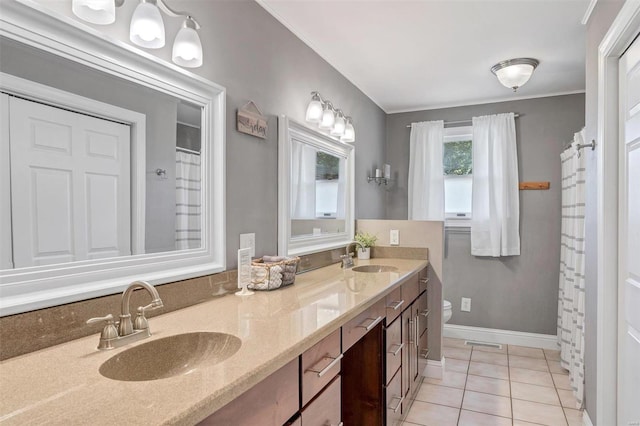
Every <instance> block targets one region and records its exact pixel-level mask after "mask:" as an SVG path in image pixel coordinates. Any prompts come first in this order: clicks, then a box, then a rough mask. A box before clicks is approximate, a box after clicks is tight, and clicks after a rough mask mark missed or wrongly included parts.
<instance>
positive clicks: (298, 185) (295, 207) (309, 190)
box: [291, 141, 317, 219]
mask: <svg viewBox="0 0 640 426" xmlns="http://www.w3.org/2000/svg"><path fill="white" fill-rule="evenodd" d="M316 155H317V151H316V149H315V148H313V147H312V146H309V145H306V144H304V143H301V142H298V141H293V143H292V144H291V157H292V161H291V164H292V170H291V218H292V219H315V217H316Z"/></svg>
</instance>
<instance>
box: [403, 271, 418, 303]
mask: <svg viewBox="0 0 640 426" xmlns="http://www.w3.org/2000/svg"><path fill="white" fill-rule="evenodd" d="M418 294H420V284H419V281H418V274H413V275H411V276H410V277H409V278H407V280H406V281H405V282H404V284H402V298H403V299H404V308H403V309H406V307H407V306H409V305H410V304H412V303H413V301H414V300H416V298H417V297H418Z"/></svg>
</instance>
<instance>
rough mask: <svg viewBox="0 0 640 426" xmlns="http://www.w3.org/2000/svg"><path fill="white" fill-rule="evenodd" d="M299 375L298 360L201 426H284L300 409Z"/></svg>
mask: <svg viewBox="0 0 640 426" xmlns="http://www.w3.org/2000/svg"><path fill="white" fill-rule="evenodd" d="M298 374H299V373H298V357H296V358H295V359H294V360H293V361H291V362H289V363H288V364H287V365H285V366H284V367H282V368H281V369H280V370H278V371H276V372H275V373H273V374H272V375H270V376H269V377H267V378H266V379H264V380H263V381H261V382H260V383H258V384H257V385H255V386H254V387H252V388H251V389H249V390H248V391H246V392H245V393H243V394H242V395H240V396H239V397H238V398H236V399H234V400H233V401H231V402H230V403H229V404H227V405H225V406H224V407H222V408H221V409H219V410H218V411H216V412H215V413H213V414H212V415H210V416H209V417H207V418H206V419H204V420H203V421H202V422H201V423H200V425H234V426H254V425H264V426H281V425H282V424H284V422H286V421H287V420H289V419H290V418H291V417H292V416H293V415H294V414H295V413H296V412H297V411H298V410H299V409H300V405H299V398H300V394H299V392H300V389H299V387H298V383H299V376H298Z"/></svg>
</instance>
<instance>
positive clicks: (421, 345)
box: [418, 330, 429, 361]
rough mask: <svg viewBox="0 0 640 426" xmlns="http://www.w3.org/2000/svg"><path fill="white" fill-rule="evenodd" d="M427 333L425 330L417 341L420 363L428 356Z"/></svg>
mask: <svg viewBox="0 0 640 426" xmlns="http://www.w3.org/2000/svg"><path fill="white" fill-rule="evenodd" d="M428 335H429V332H428V331H427V330H425V331H424V333H422V335H421V336H420V339H419V340H418V359H419V360H420V361H424V360H426V359H427V356H429V345H428V343H427V336H428Z"/></svg>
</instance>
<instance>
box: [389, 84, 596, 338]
mask: <svg viewBox="0 0 640 426" xmlns="http://www.w3.org/2000/svg"><path fill="white" fill-rule="evenodd" d="M501 112H516V113H519V114H520V118H517V119H516V134H517V141H518V142H517V143H518V171H519V175H520V180H521V181H550V182H551V189H550V190H548V191H521V192H520V236H521V255H520V256H512V257H503V258H485V257H474V256H471V255H470V252H471V248H470V236H469V234H468V233H460V232H459V231H456V232H447V233H446V236H445V256H444V271H443V293H444V298H445V299H447V300H449V301H451V303H452V305H453V317H452V319H451V320H450V323H451V324H460V325H472V326H477V327H488V328H497V329H505V330H514V331H524V332H531V333H543V334H554V335H555V334H556V321H557V312H558V276H559V267H560V266H559V262H560V201H561V191H560V181H561V179H560V152H561V151H562V147H563V146H564V144H565V143H567V142H568V141H569V140H571V139H572V137H573V133H574V132H577V131H579V130H580V129H581V128H582V127H583V125H584V95H583V94H576V95H567V96H554V97H547V98H538V99H529V100H522V101H511V102H501V103H493V104H485V105H472V106H465V107H458V108H446V109H439V110H428V111H418V112H410V113H401V114H392V115H389V116H388V117H387V153H388V154H387V158H388V160H389V161H390V162H391V164H392V166H393V167H395V169H396V171H397V173H398V181H397V185H396V186H395V187H394V188H393V189H392V190H391V191H389V192H388V193H387V198H388V209H387V217H388V218H389V219H406V218H407V175H408V168H409V133H410V129H408V128H406V127H405V126H406V125H407V124H409V123H411V122H414V121H425V120H445V121H454V120H465V119H469V118H471V117H473V116H480V115H487V114H495V113H501ZM463 296H464V297H470V298H471V299H472V302H471V312H470V313H467V312H461V311H460V298H461V297H463Z"/></svg>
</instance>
